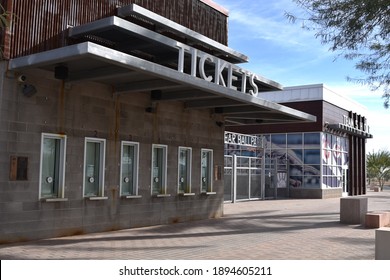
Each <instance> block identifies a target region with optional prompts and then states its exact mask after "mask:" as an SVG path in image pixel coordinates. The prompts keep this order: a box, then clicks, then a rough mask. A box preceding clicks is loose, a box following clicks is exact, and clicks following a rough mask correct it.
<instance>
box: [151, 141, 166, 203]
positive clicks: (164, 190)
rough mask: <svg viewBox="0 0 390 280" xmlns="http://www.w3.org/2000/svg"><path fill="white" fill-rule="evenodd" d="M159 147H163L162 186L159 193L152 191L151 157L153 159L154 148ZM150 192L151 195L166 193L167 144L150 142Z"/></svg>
mask: <svg viewBox="0 0 390 280" xmlns="http://www.w3.org/2000/svg"><path fill="white" fill-rule="evenodd" d="M155 148H159V149H163V166H162V188H161V190H160V193H158V194H156V193H153V159H154V156H155V154H154V149H155ZM150 167H151V168H150V169H151V172H150V193H151V195H152V196H153V195H157V196H159V195H167V174H168V145H163V144H152V158H151V162H150Z"/></svg>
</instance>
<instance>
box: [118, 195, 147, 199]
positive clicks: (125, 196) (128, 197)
mask: <svg viewBox="0 0 390 280" xmlns="http://www.w3.org/2000/svg"><path fill="white" fill-rule="evenodd" d="M122 198H125V199H135V198H142V195H122Z"/></svg>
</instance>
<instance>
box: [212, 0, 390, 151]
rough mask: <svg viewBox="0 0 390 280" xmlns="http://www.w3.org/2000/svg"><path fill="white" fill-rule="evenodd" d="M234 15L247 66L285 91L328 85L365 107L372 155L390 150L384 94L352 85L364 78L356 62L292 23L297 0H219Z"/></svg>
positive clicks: (236, 44)
mask: <svg viewBox="0 0 390 280" xmlns="http://www.w3.org/2000/svg"><path fill="white" fill-rule="evenodd" d="M214 2H216V3H217V4H219V5H221V6H222V7H224V8H226V9H227V10H229V47H231V48H232V49H235V50H237V51H239V52H241V53H243V54H245V55H247V56H248V57H249V62H248V63H246V64H243V65H241V66H242V67H243V68H245V69H248V70H251V71H253V72H255V73H256V74H259V75H261V76H264V77H266V78H268V79H271V80H274V81H276V82H278V83H280V84H282V85H283V86H285V87H287V86H297V85H306V84H325V85H326V86H327V87H328V88H330V89H331V90H333V91H335V92H337V93H339V94H342V95H346V96H348V97H349V98H351V99H353V100H355V101H357V102H359V103H360V104H363V105H364V106H365V107H366V108H367V110H368V112H367V117H368V122H369V126H370V132H371V134H373V135H374V138H373V139H369V140H368V141H367V152H372V151H378V150H380V149H382V150H385V149H386V150H388V151H389V150H390V143H389V140H390V122H389V121H388V118H389V116H390V109H387V110H386V109H384V107H383V99H382V98H381V95H382V93H381V92H372V91H370V90H369V89H368V88H367V87H365V86H361V85H357V84H354V83H351V82H348V81H347V77H348V76H349V77H352V78H361V77H363V75H362V73H361V72H359V71H357V70H356V69H355V67H354V62H353V61H348V60H345V59H344V58H342V57H341V56H338V53H333V52H329V51H328V49H329V46H327V45H322V44H321V43H320V41H319V39H316V38H315V36H314V32H313V31H308V30H305V29H303V28H302V26H301V25H302V24H301V23H299V22H297V23H295V24H292V23H290V22H289V21H288V19H287V18H286V16H285V12H291V13H293V14H296V15H299V14H300V10H299V8H298V7H297V5H296V4H295V3H294V2H293V1H292V0H272V1H269V0H256V1H254V0H239V1H237V0H215V1H214Z"/></svg>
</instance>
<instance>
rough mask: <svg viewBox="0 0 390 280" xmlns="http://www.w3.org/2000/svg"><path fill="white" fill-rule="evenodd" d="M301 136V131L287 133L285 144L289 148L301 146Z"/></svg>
mask: <svg viewBox="0 0 390 280" xmlns="http://www.w3.org/2000/svg"><path fill="white" fill-rule="evenodd" d="M302 143H303V137H302V133H298V134H287V145H288V147H289V148H295V147H300V148H302Z"/></svg>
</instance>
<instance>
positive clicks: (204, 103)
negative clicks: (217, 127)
mask: <svg viewBox="0 0 390 280" xmlns="http://www.w3.org/2000/svg"><path fill="white" fill-rule="evenodd" d="M69 36H71V37H72V38H74V39H77V40H82V41H83V40H87V41H86V42H80V43H76V44H74V45H70V46H66V47H63V48H59V49H54V50H50V51H46V52H41V53H37V54H33V55H29V56H26V57H20V58H15V59H12V60H10V62H9V69H10V70H17V71H22V70H23V69H28V68H41V69H45V70H48V71H52V72H55V71H56V68H57V67H58V66H62V67H66V69H67V73H68V75H67V77H64V78H63V79H64V80H65V81H67V82H83V81H88V80H89V81H97V82H99V83H104V84H108V85H110V86H112V87H113V88H114V90H115V91H116V92H117V93H119V94H131V93H132V92H144V93H145V94H149V95H150V97H151V101H152V102H172V101H176V102H183V103H184V106H185V108H187V109H196V110H210V111H211V112H213V113H216V114H222V115H223V116H224V117H225V125H226V126H229V125H246V124H270V123H288V122H312V121H315V120H316V117H315V116H312V115H310V114H307V113H304V112H301V111H298V110H295V109H291V108H289V107H286V106H282V105H280V104H277V103H273V102H270V101H266V100H264V99H261V92H262V91H269V90H279V89H281V86H280V85H279V84H278V83H276V82H273V81H270V80H267V79H265V78H263V77H259V76H256V80H255V81H252V82H254V83H255V84H256V87H258V90H259V94H258V95H259V97H255V96H252V95H250V94H248V93H245V92H241V91H240V88H239V87H237V88H235V87H233V88H232V87H229V86H227V85H223V83H215V82H211V81H207V80H206V79H202V78H200V77H198V76H197V75H191V73H189V72H188V71H191V69H186V68H185V67H184V69H183V71H182V72H181V71H178V67H179V66H178V65H179V61H178V45H180V44H181V43H180V42H177V41H175V40H173V39H170V38H168V37H165V36H163V35H161V34H158V33H156V32H153V31H151V30H148V29H146V28H143V27H140V26H138V25H136V24H133V23H130V22H128V21H126V20H124V19H121V18H118V17H109V18H106V19H102V20H99V21H97V22H93V23H89V24H86V25H83V26H78V27H74V28H72V29H70V30H69ZM91 41H94V42H91ZM181 45H182V44H181ZM184 58H185V59H184V64H185V65H188V64H190V61H191V59H192V60H193V58H191V57H188V55H187V56H185V57H184ZM214 68H215V66H213V65H210V63H205V72H206V73H209V72H211V71H212V70H213V69H214ZM227 69H228V67H227V68H226V69H224V71H223V73H222V72H221V75H220V77H224V76H226V75H227V73H226V72H228V70H227ZM240 71H241V70H240ZM221 79H223V78H221ZM235 83H236V85H237V84H242V81H240V80H237V81H236V80H235Z"/></svg>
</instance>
